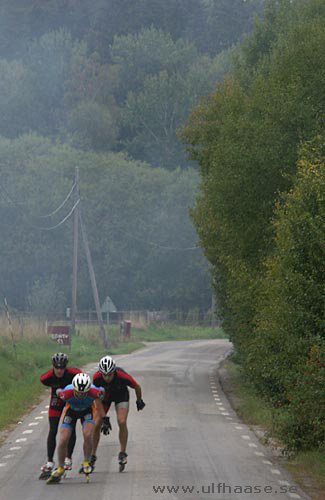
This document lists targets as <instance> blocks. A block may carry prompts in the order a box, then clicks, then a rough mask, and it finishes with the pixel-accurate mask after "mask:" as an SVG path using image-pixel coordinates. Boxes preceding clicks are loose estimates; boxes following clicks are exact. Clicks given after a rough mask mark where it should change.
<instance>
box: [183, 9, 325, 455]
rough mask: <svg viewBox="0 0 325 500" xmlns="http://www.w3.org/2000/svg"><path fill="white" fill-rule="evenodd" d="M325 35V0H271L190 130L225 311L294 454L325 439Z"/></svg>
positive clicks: (196, 212)
mask: <svg viewBox="0 0 325 500" xmlns="http://www.w3.org/2000/svg"><path fill="white" fill-rule="evenodd" d="M324 39H325V3H324V0H296V1H294V2H292V1H291V0H279V1H277V0H271V1H270V2H268V5H267V8H266V10H265V12H264V17H263V19H262V20H261V21H260V22H257V23H256V26H255V30H254V33H253V35H252V36H250V37H248V38H247V39H246V40H245V41H244V42H243V44H241V46H240V52H241V54H240V56H239V57H238V58H236V60H235V61H234V67H233V69H232V70H231V71H230V72H229V75H228V76H227V78H226V79H225V80H224V81H223V82H222V83H221V84H218V85H217V87H216V90H215V92H213V93H212V94H210V95H209V97H208V98H207V99H203V100H202V101H201V103H200V105H199V106H197V107H196V108H195V109H193V110H192V112H191V115H190V118H189V120H188V123H187V126H186V127H185V128H184V130H183V131H182V132H181V134H180V135H181V137H182V139H183V140H184V142H185V143H186V144H187V147H188V150H189V152H190V157H191V158H192V159H193V160H195V161H197V162H198V164H199V166H200V175H201V184H200V190H199V195H198V197H197V201H196V206H195V207H194V208H193V210H192V212H191V213H192V216H193V220H194V222H195V225H196V228H197V231H198V233H199V237H200V244H201V246H202V247H203V249H204V251H205V255H206V256H207V258H208V260H209V261H210V264H211V268H212V273H213V278H214V291H215V298H216V302H217V304H218V314H219V316H220V317H222V318H223V328H224V329H225V331H226V332H227V333H228V334H229V336H230V338H231V340H232V342H233V343H234V346H235V350H236V353H237V355H238V359H239V360H240V363H241V366H242V367H243V370H244V372H245V376H246V377H247V378H248V379H249V380H250V381H251V383H252V384H253V385H254V387H255V389H256V390H257V391H258V394H259V395H260V397H262V398H263V399H264V400H266V401H267V402H268V404H269V405H270V407H272V408H273V413H272V415H273V419H274V425H275V426H276V430H277V433H278V435H279V436H281V440H282V441H283V442H284V445H285V447H286V449H288V450H289V451H290V452H292V453H301V452H307V453H308V452H310V451H315V452H316V453H317V452H319V453H321V454H322V453H323V452H324V446H325V444H324V443H325V314H324V313H325V294H324V291H325V288H324V283H325V280H324V278H325V259H324V232H325V202H324V200H325V128H324V124H325V121H324V117H325V115H324V97H325V96H324V89H325V85H324V83H325V73H324V67H325V51H324Z"/></svg>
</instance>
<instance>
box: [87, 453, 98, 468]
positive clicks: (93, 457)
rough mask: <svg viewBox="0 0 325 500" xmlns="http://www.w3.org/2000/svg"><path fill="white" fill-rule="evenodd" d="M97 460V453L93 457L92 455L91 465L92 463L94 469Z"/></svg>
mask: <svg viewBox="0 0 325 500" xmlns="http://www.w3.org/2000/svg"><path fill="white" fill-rule="evenodd" d="M96 460H97V457H96V455H91V457H90V462H89V463H90V465H91V467H92V471H94V470H95V463H96Z"/></svg>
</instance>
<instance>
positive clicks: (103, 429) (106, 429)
mask: <svg viewBox="0 0 325 500" xmlns="http://www.w3.org/2000/svg"><path fill="white" fill-rule="evenodd" d="M111 430H112V426H111V422H110V420H109V417H104V418H103V423H102V427H101V429H100V431H101V432H102V433H103V434H104V435H105V436H108V434H109V431H111Z"/></svg>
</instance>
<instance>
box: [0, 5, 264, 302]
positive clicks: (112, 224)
mask: <svg viewBox="0 0 325 500" xmlns="http://www.w3.org/2000/svg"><path fill="white" fill-rule="evenodd" d="M262 5H263V1H261V0H250V1H246V2H244V1H241V0H222V1H220V0H218V1H217V0H199V1H197V0H176V1H175V0H167V1H165V2H161V1H160V0H159V1H157V0H150V1H149V0H132V1H130V0H104V1H103V0H92V1H91V2H90V1H88V0H84V1H83V2H75V1H74V0H59V1H58V0H49V1H47V2H43V1H39V0H36V1H35V0H24V1H23V2H22V1H21V0H11V1H10V2H9V1H8V0H4V1H3V2H1V6H0V114H1V121H0V230H1V238H0V288H1V291H2V293H5V294H6V295H7V297H8V300H9V302H10V304H11V305H12V306H13V307H17V308H20V309H25V308H26V307H28V308H31V309H33V310H43V311H45V310H52V311H62V310H63V309H64V305H68V304H69V301H70V288H71V283H70V279H71V248H72V240H71V222H70V221H67V222H66V223H65V224H64V225H62V226H60V227H59V228H57V229H56V230H51V231H46V230H44V229H43V230H42V229H40V227H41V226H44V225H45V226H46V225H47V226H49V227H50V226H53V225H55V224H56V223H57V222H58V221H60V217H61V216H62V217H64V216H65V215H66V214H67V213H68V211H69V210H70V209H71V208H72V205H71V203H70V201H69V203H70V204H69V203H68V204H67V205H66V206H65V209H67V211H65V209H64V210H62V211H60V212H59V213H58V214H56V215H55V216H53V217H52V218H48V219H44V218H41V217H40V215H42V214H48V213H50V212H52V211H53V209H54V208H55V207H56V206H58V205H59V204H60V203H61V201H62V199H63V198H64V196H65V194H66V193H68V192H69V190H70V188H71V186H72V184H73V176H74V169H75V167H76V166H79V168H80V176H81V199H82V210H83V217H84V219H85V223H86V226H87V228H88V232H89V238H90V244H91V247H92V250H93V260H94V265H95V270H96V272H97V274H98V282H99V283H98V285H99V291H100V296H101V297H105V296H106V295H107V294H108V295H110V296H111V297H112V299H113V300H114V302H115V303H116V305H117V307H118V308H119V309H128V308H136V309H139V308H154V309H161V308H172V309H175V308H181V309H185V310H186V309H190V308H193V307H199V308H204V309H206V308H207V307H209V304H210V303H211V296H210V294H211V290H210V277H209V272H208V264H207V262H206V260H205V258H204V256H203V254H202V252H201V251H200V249H197V248H194V249H192V250H191V249H190V250H182V249H184V248H185V249H186V248H192V247H196V239H197V238H196V234H195V230H194V227H193V226H192V223H191V222H190V221H189V218H188V207H189V206H191V205H192V203H193V200H194V196H195V193H196V190H197V184H198V175H197V174H196V172H195V170H194V169H195V164H194V163H193V162H191V161H190V160H188V159H187V157H186V153H185V148H184V145H183V144H182V143H181V142H180V141H179V140H178V139H177V136H176V131H177V129H178V128H179V127H181V126H182V125H184V123H185V121H186V118H187V116H188V112H189V110H190V109H191V108H192V107H193V106H194V105H195V104H196V103H198V101H199V98H200V96H202V95H207V94H208V93H209V92H210V91H212V90H213V89H214V88H215V84H216V81H218V80H221V79H222V78H223V75H224V73H225V71H226V70H227V68H228V67H229V62H230V58H229V55H230V54H231V53H232V52H233V50H234V49H233V47H232V46H233V44H235V43H236V42H237V41H238V40H240V39H241V38H242V37H243V36H244V33H246V32H247V31H249V30H250V29H251V27H252V24H253V16H254V14H260V13H261V11H262ZM239 19H240V22H239ZM80 259H81V261H80V276H79V284H80V286H79V289H78V290H79V292H78V293H79V296H78V306H79V308H81V309H86V308H89V307H92V303H93V301H92V298H91V294H90V287H89V286H88V283H89V281H88V272H87V266H86V263H85V259H84V257H83V255H82V253H81V257H80Z"/></svg>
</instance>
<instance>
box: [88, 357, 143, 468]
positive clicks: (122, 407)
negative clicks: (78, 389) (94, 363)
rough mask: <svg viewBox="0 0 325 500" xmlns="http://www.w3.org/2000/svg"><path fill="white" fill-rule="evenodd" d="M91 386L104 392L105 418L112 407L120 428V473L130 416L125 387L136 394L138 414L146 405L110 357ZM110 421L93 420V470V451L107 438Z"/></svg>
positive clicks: (100, 365)
mask: <svg viewBox="0 0 325 500" xmlns="http://www.w3.org/2000/svg"><path fill="white" fill-rule="evenodd" d="M93 384H94V385H95V386H96V387H103V388H104V389H105V394H104V399H103V407H104V412H105V415H106V414H107V412H108V410H109V408H110V406H111V403H113V402H114V403H115V411H116V418H117V423H118V426H119V441H120V452H119V454H118V462H119V469H120V472H122V471H123V470H124V468H125V465H126V464H127V456H128V455H127V453H126V446H127V441H128V428H127V418H128V413H129V399H130V394H129V390H128V387H131V388H132V389H134V390H135V394H136V406H137V410H138V411H139V410H143V408H144V407H145V403H144V402H143V400H142V389H141V386H140V385H139V384H138V383H137V382H136V380H135V379H134V378H133V377H131V375H129V374H128V373H127V372H126V371H125V370H123V368H120V367H118V366H116V363H115V361H114V360H113V358H112V357H111V356H104V357H103V358H101V359H100V361H99V363H98V371H97V372H96V373H95V374H94V376H93ZM111 428H112V427H111V424H110V420H109V417H104V418H102V417H101V416H100V415H98V416H97V418H96V424H95V431H94V441H93V452H92V456H91V461H90V463H91V465H92V466H93V467H94V466H95V462H96V460H97V457H96V451H97V447H98V444H99V439H100V433H101V432H102V433H103V434H105V435H107V434H109V432H110V430H111Z"/></svg>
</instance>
